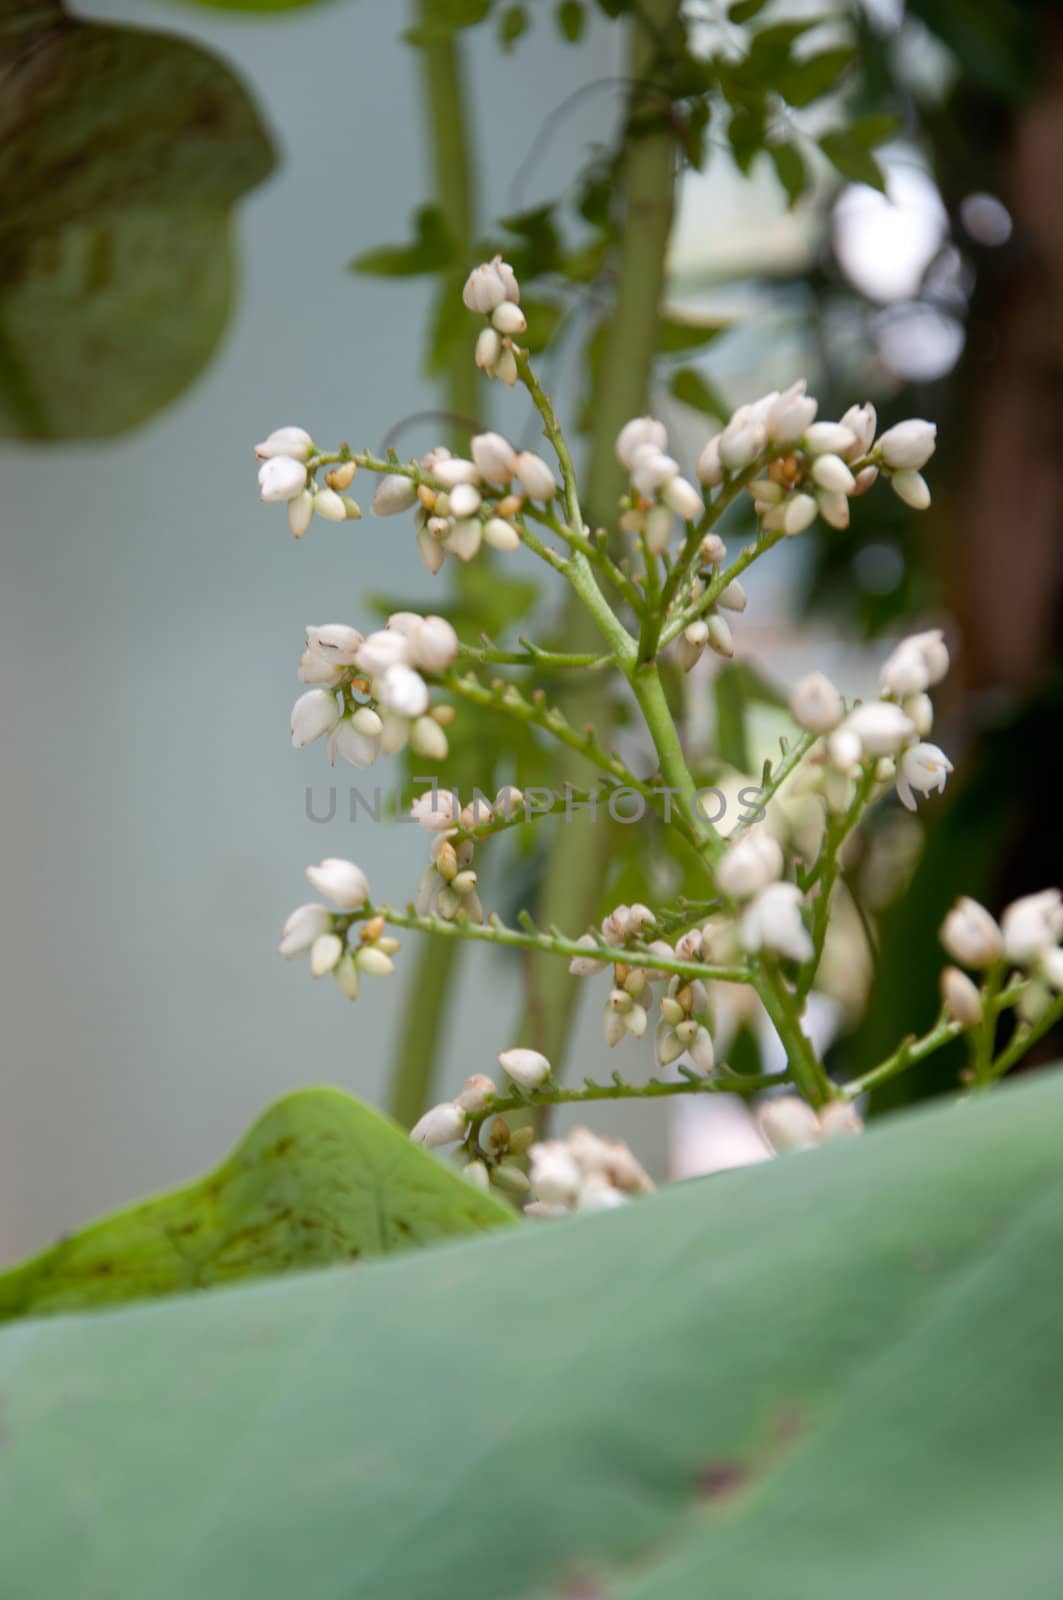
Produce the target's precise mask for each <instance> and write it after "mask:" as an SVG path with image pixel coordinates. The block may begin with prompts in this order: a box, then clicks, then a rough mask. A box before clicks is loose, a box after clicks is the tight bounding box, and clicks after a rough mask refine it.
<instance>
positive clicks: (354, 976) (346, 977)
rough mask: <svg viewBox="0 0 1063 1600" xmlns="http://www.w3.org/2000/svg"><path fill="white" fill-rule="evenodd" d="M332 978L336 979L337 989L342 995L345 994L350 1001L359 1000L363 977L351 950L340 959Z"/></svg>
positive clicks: (333, 970) (334, 968)
mask: <svg viewBox="0 0 1063 1600" xmlns="http://www.w3.org/2000/svg"><path fill="white" fill-rule="evenodd" d="M332 976H333V977H334V978H335V980H336V987H337V988H338V989H339V991H340V993H341V994H345V995H346V996H347V999H348V1000H357V998H358V993H359V990H360V989H361V987H362V977H361V973H360V972H359V971H358V968H357V966H356V965H355V960H354V957H353V956H352V955H351V952H350V951H349V950H348V951H347V952H346V953H345V954H344V955H342V956H341V957H340V959H339V960H338V961H337V963H336V965H335V966H334V967H333V969H332Z"/></svg>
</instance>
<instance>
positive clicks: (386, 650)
mask: <svg viewBox="0 0 1063 1600" xmlns="http://www.w3.org/2000/svg"><path fill="white" fill-rule="evenodd" d="M409 653H410V647H409V644H408V643H407V640H406V636H405V634H403V633H400V632H399V631H398V629H397V628H378V629H377V630H376V632H375V633H370V634H368V635H367V636H366V637H365V638H364V639H363V640H362V642H361V644H360V645H359V646H358V650H357V653H356V656H355V660H356V662H357V664H358V666H359V667H360V668H361V669H362V671H363V672H367V673H368V674H369V676H370V677H371V678H376V677H379V676H380V675H381V674H382V673H385V672H386V671H387V670H388V668H389V667H394V666H405V665H406V664H407V662H408V661H409Z"/></svg>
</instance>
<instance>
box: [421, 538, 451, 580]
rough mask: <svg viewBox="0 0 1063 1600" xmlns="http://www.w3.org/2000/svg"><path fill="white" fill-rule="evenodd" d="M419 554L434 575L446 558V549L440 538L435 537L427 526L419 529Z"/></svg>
mask: <svg viewBox="0 0 1063 1600" xmlns="http://www.w3.org/2000/svg"><path fill="white" fill-rule="evenodd" d="M417 554H418V555H419V556H420V558H421V560H422V561H423V562H424V564H425V566H426V567H427V568H428V570H429V572H430V573H432V575H433V577H434V576H435V574H436V573H437V572H438V571H439V569H440V567H441V566H442V565H443V562H444V561H445V560H446V551H445V550H444V549H443V546H442V545H441V544H440V542H439V540H438V539H433V537H432V535H431V534H430V533H429V532H428V531H427V529H425V528H418V530H417Z"/></svg>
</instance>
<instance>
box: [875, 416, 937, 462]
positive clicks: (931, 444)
mask: <svg viewBox="0 0 1063 1600" xmlns="http://www.w3.org/2000/svg"><path fill="white" fill-rule="evenodd" d="M936 444H937V426H936V424H935V423H933V422H926V421H924V420H923V418H922V417H909V419H908V421H907V422H898V423H897V426H896V427H895V428H887V430H886V432H885V433H884V434H883V435H882V437H881V438H880V439H879V441H878V444H877V445H876V447H875V448H876V449H877V450H878V452H879V454H880V455H881V457H882V459H883V461H884V462H885V463H886V465H887V467H894V468H898V467H899V468H903V469H914V470H915V471H918V470H919V468H920V467H925V466H926V464H927V462H928V461H929V460H930V457H931V456H932V455H933V454H934V449H935V446H936Z"/></svg>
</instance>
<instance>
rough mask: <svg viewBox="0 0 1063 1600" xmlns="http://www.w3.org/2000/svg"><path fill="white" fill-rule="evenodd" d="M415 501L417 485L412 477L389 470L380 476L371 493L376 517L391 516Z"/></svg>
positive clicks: (406, 508) (406, 509) (404, 509)
mask: <svg viewBox="0 0 1063 1600" xmlns="http://www.w3.org/2000/svg"><path fill="white" fill-rule="evenodd" d="M416 503H417V485H416V484H415V483H414V481H413V479H412V478H406V477H404V476H403V475H402V474H401V473H398V472H389V473H388V474H387V476H386V477H383V478H381V480H380V482H379V483H378V484H377V486H376V491H375V493H374V494H373V505H372V509H373V511H374V513H375V514H376V515H377V516H378V517H393V516H395V515H396V513H397V512H399V511H408V510H409V509H410V507H411V506H412V505H415V504H416Z"/></svg>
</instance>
